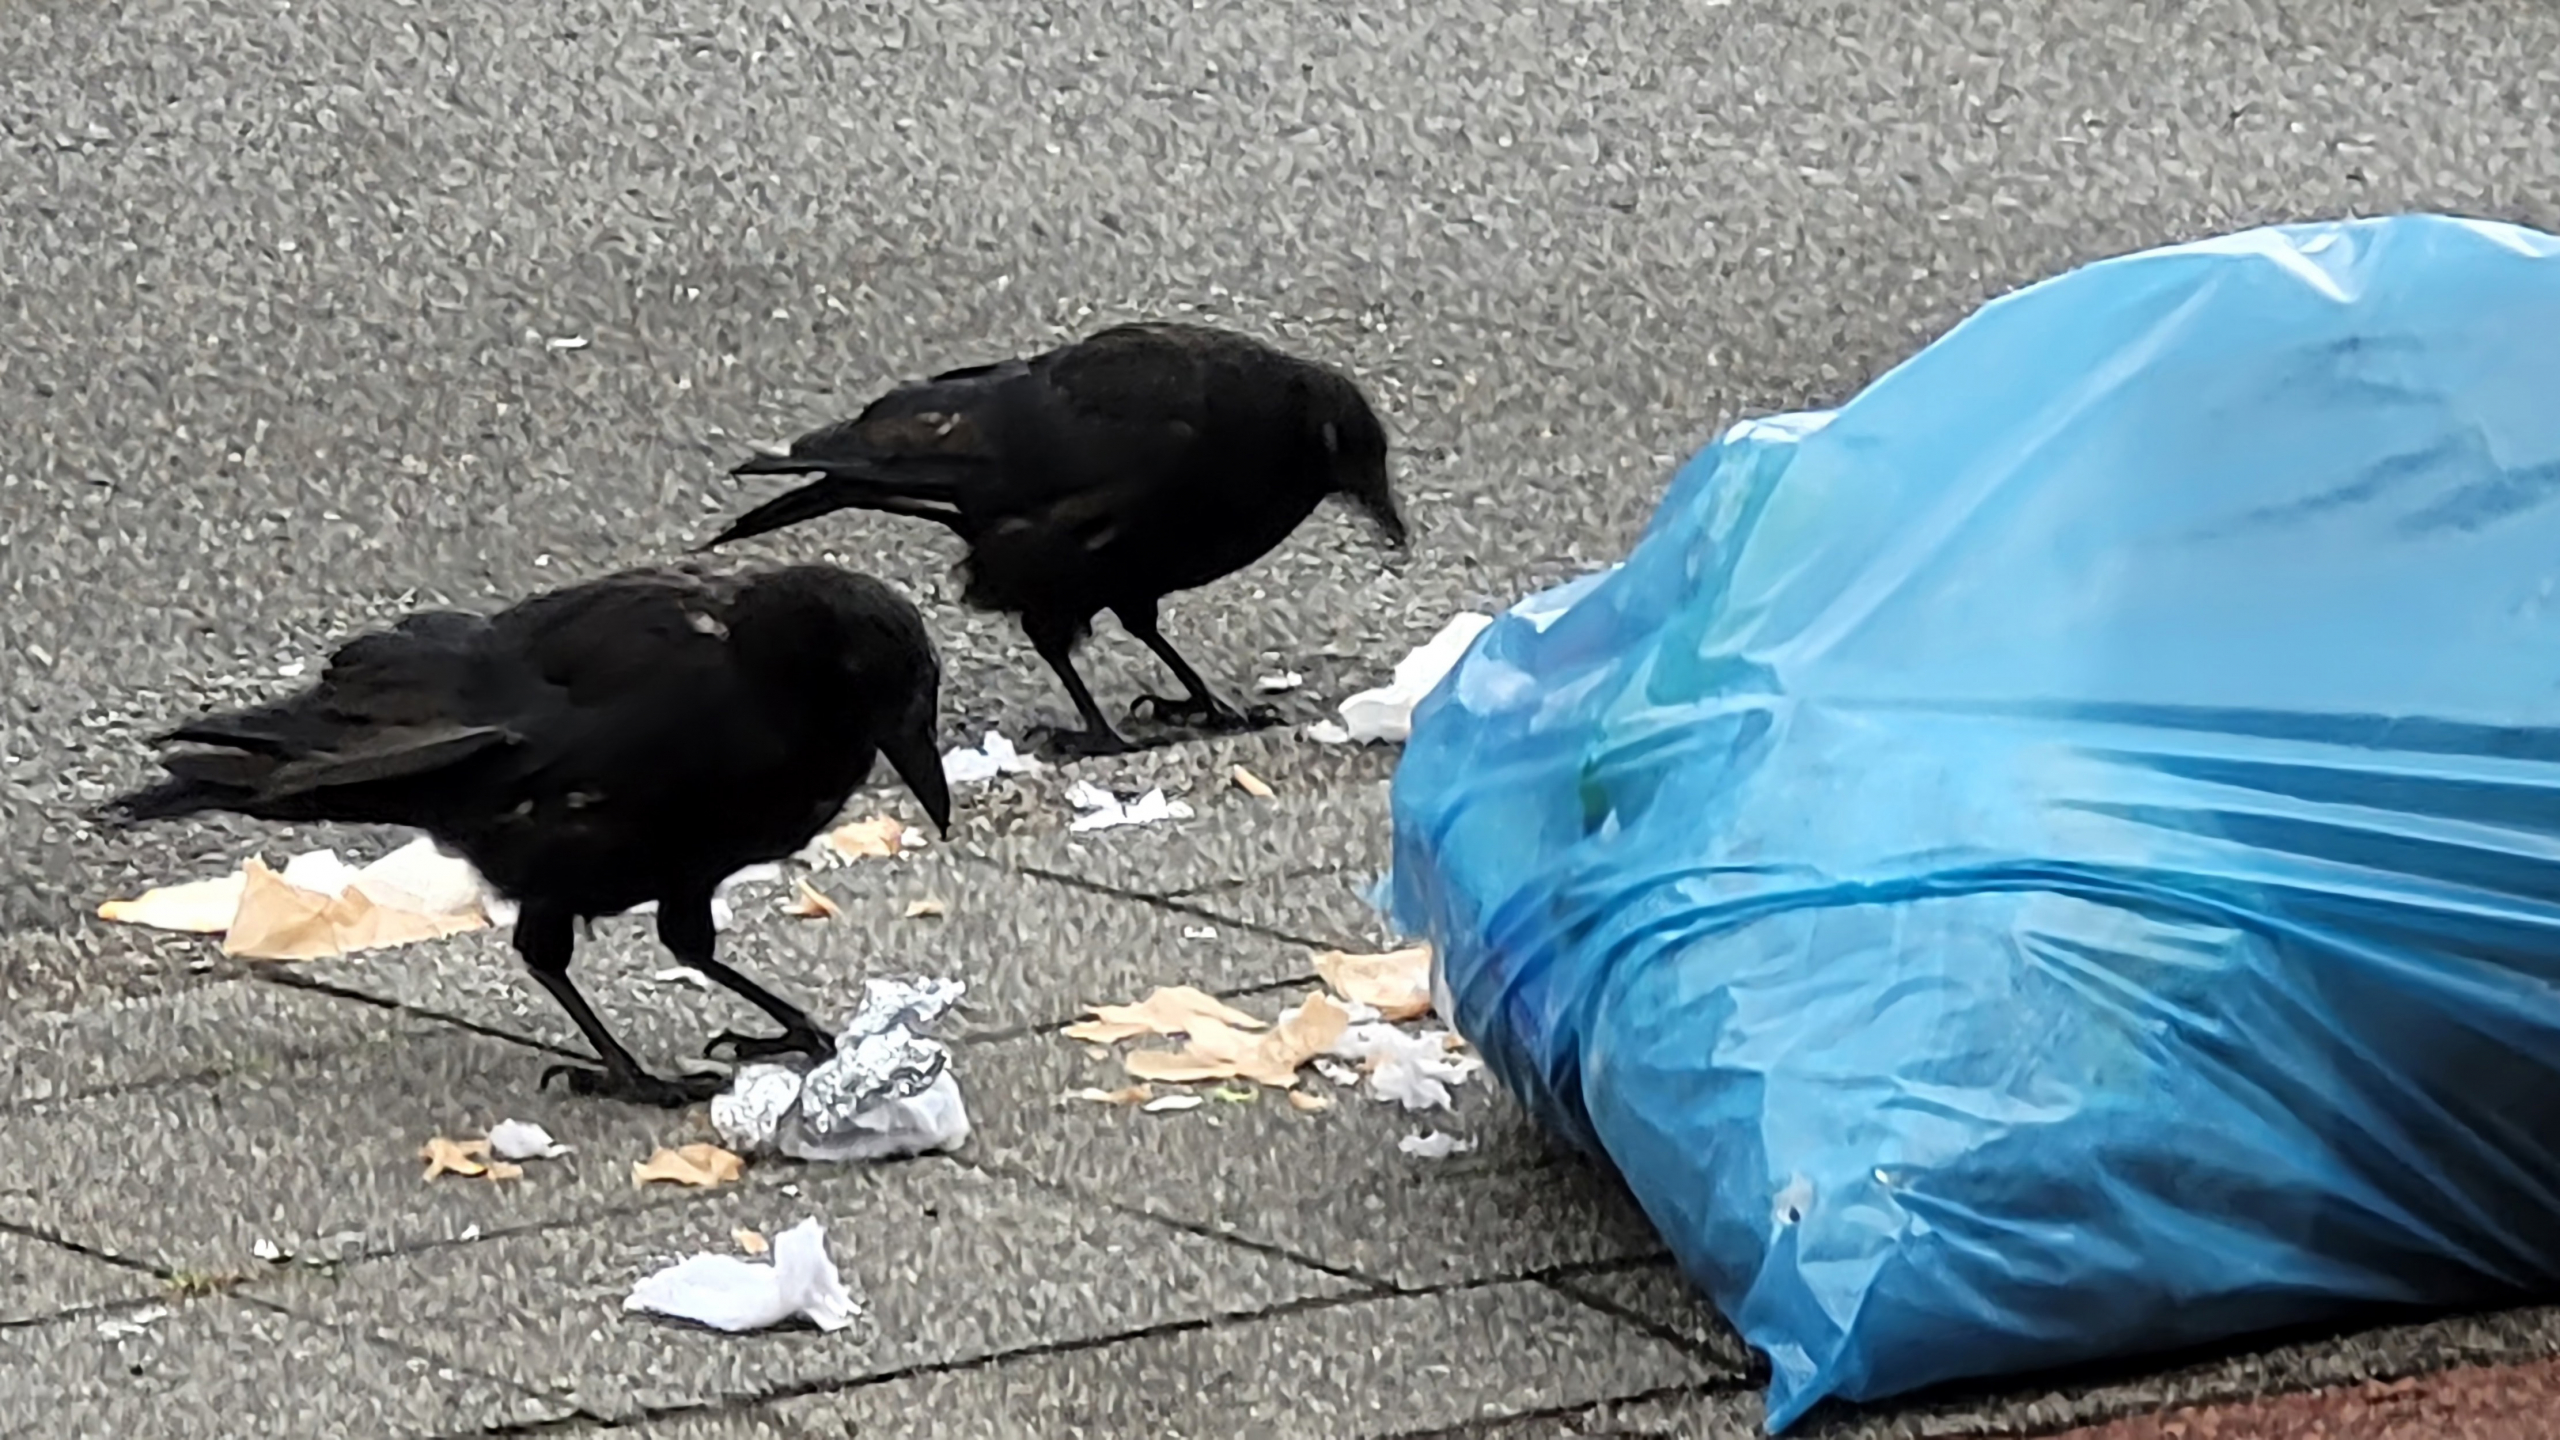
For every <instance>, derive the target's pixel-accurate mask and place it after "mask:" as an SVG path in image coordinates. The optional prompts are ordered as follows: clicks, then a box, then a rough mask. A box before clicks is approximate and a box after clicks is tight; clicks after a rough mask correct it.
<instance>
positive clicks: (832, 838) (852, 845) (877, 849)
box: [826, 815, 907, 860]
mask: <svg viewBox="0 0 2560 1440" xmlns="http://www.w3.org/2000/svg"><path fill="white" fill-rule="evenodd" d="M906 833H907V827H906V826H904V825H901V824H899V823H898V822H897V820H895V819H893V818H892V817H890V816H887V815H874V816H872V817H871V818H870V819H868V820H853V821H848V822H847V823H845V824H842V825H839V826H837V827H836V828H834V829H833V830H830V831H828V832H827V837H826V843H827V848H828V849H830V850H833V851H834V852H835V853H836V854H837V855H839V856H841V857H843V858H844V859H847V860H877V859H885V858H887V857H889V856H891V855H895V854H897V853H898V852H899V850H901V849H902V848H904V847H903V845H902V843H901V842H902V841H903V840H904V839H905V838H906Z"/></svg>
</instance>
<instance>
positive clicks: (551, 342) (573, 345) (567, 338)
mask: <svg viewBox="0 0 2560 1440" xmlns="http://www.w3.org/2000/svg"><path fill="white" fill-rule="evenodd" d="M589 343H591V342H589V341H588V339H587V337H586V336H584V335H554V336H552V337H551V338H550V339H548V340H545V341H543V342H542V344H543V346H544V348H546V349H550V350H584V349H586V348H587V346H588V344H589Z"/></svg>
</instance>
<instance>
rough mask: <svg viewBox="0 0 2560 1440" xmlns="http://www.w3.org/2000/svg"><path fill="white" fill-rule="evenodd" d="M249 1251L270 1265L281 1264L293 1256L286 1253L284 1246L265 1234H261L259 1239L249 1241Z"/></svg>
mask: <svg viewBox="0 0 2560 1440" xmlns="http://www.w3.org/2000/svg"><path fill="white" fill-rule="evenodd" d="M249 1253H250V1254H252V1255H255V1256H257V1257H258V1258H259V1259H261V1260H264V1261H266V1262H267V1263H268V1264H270V1265H281V1264H283V1263H284V1262H286V1261H287V1260H290V1259H292V1258H293V1257H292V1256H290V1255H287V1254H286V1253H284V1247H283V1246H281V1245H279V1244H277V1243H276V1242H274V1241H273V1240H270V1239H268V1238H267V1237H266V1236H264V1235H261V1236H259V1237H258V1238H257V1239H255V1240H252V1241H250V1242H249Z"/></svg>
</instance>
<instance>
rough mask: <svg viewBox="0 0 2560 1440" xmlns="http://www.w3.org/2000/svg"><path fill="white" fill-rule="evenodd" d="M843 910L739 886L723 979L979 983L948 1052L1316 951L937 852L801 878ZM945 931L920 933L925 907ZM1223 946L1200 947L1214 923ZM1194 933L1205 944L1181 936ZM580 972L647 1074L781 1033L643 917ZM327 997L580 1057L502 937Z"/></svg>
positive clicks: (381, 964)
mask: <svg viewBox="0 0 2560 1440" xmlns="http://www.w3.org/2000/svg"><path fill="white" fill-rule="evenodd" d="M802 878H805V879H806V880H807V881H808V883H809V884H810V885H811V886H812V887H813V888H815V889H816V890H818V891H819V892H820V893H821V894H823V895H825V896H826V897H828V898H829V899H830V900H832V901H834V902H835V903H836V904H837V906H838V907H839V908H840V909H841V911H842V913H841V914H839V915H837V916H836V917H834V918H832V919H825V920H794V919H788V918H783V917H781V916H780V915H779V914H778V913H777V912H778V909H779V906H780V905H781V903H782V899H783V897H785V896H788V895H790V894H791V893H792V892H791V890H790V889H789V887H788V886H787V885H785V886H767V887H761V888H758V889H752V890H751V889H747V888H746V887H741V891H740V896H739V899H738V901H737V905H738V913H739V915H740V917H741V918H740V923H739V924H738V926H737V928H735V929H734V930H732V931H731V932H729V933H728V934H727V935H726V936H724V937H723V940H722V948H721V953H722V956H723V958H725V959H727V960H728V961H729V962H730V963H731V964H734V965H737V966H739V967H740V968H742V969H744V970H745V971H746V972H747V973H748V974H750V975H752V976H754V977H756V978H757V979H759V980H761V981H763V982H764V983H766V984H767V985H769V986H771V987H772V988H773V989H774V990H775V991H776V992H777V993H779V994H781V995H783V996H784V997H786V998H788V999H790V1000H792V1001H794V1002H795V1003H797V1004H800V1005H804V1006H806V1007H808V1008H809V1010H810V1011H811V1013H813V1014H815V1015H817V1016H818V1017H819V1018H820V1019H821V1020H822V1021H827V1022H829V1023H835V1022H839V1021H841V1020H843V1019H845V1018H847V1017H848V1016H849V1015H850V1014H851V1012H852V1009H853V1007H854V1006H855V1005H856V1004H857V1003H858V1002H859V1001H860V999H861V996H862V982H863V980H864V979H865V977H867V976H873V975H912V974H918V973H924V974H933V975H948V976H955V977H957V978H959V979H962V980H966V981H967V982H968V983H969V987H970V989H969V994H968V997H967V999H966V1000H965V1001H964V1002H963V1006H962V1008H961V1010H960V1012H959V1013H958V1014H957V1015H955V1016H954V1017H953V1018H952V1019H951V1020H950V1021H948V1022H946V1024H945V1026H944V1030H943V1033H944V1034H945V1035H947V1036H949V1037H951V1038H964V1037H967V1036H971V1035H984V1034H989V1033H1002V1032H1006V1031H1013V1030H1019V1029H1021V1028H1022V1027H1024V1026H1026V1025H1035V1024H1055V1023H1058V1022H1061V1021H1064V1020H1067V1019H1071V1018H1073V1017H1074V1016H1075V1015H1077V1014H1079V1013H1081V1012H1082V1010H1083V1009H1084V1007H1086V1006H1088V1005H1091V1004H1095V1003H1098V1002H1103V1001H1114V1000H1124V999H1133V998H1136V997H1137V996H1138V995H1142V994H1144V993H1145V992H1146V991H1147V990H1148V989H1150V988H1152V987H1153V986H1155V985H1158V984H1169V983H1173V982H1176V981H1181V982H1187V983H1190V984H1195V985H1202V986H1206V987H1209V988H1212V989H1217V990H1231V989H1241V988H1249V987H1252V986H1257V985H1266V984H1270V983H1272V982H1275V981H1279V980H1284V979H1291V978H1296V977H1300V976H1308V975H1312V974H1313V967H1312V964H1311V954H1310V952H1309V950H1308V949H1307V947H1305V946H1303V945H1297V944H1292V943H1290V942H1287V941H1283V940H1277V939H1273V938H1272V937H1270V936H1268V935H1264V934H1257V933H1255V932H1253V931H1250V930H1244V929H1239V928H1238V927H1235V926H1233V925H1224V926H1221V925H1218V924H1216V923H1215V922H1214V921H1210V922H1204V921H1203V920H1202V919H1201V917H1199V916H1196V915H1184V914H1179V913H1176V912H1174V911H1170V910H1166V909H1164V908H1162V907H1159V906H1155V905H1150V904H1147V903H1144V902H1143V901H1139V900H1134V899H1128V898H1125V897H1121V896H1115V895H1109V894H1101V893H1096V892H1094V891H1091V890H1087V889H1080V888H1077V887H1074V886H1070V885H1062V884H1056V883H1052V882H1050V881H1046V880H1040V879H1034V878H1030V877H1026V876H1023V875H1019V874H1015V873H1012V872H1008V871H1006V870H1003V869H1001V868H999V867H997V866H995V865H993V864H991V863H984V862H979V861H973V860H967V859H962V858H959V857H955V856H949V855H939V854H928V855H914V856H908V857H904V858H901V859H897V860H885V859H884V860H864V861H857V862H853V863H851V864H846V865H842V866H838V867H835V868H833V869H828V870H823V871H818V872H816V873H814V874H806V875H804V876H803V877H802ZM924 899H935V900H940V901H941V902H943V906H944V914H943V915H942V916H940V917H939V918H918V919H910V918H907V916H906V910H907V907H908V906H909V904H910V903H912V902H914V901H917V900H924ZM1204 923H1206V924H1208V925H1209V926H1210V928H1212V929H1215V930H1217V931H1218V933H1217V934H1216V935H1214V936H1210V937H1206V938H1201V937H1198V936H1197V935H1196V932H1197V931H1198V930H1199V929H1200V927H1201V926H1202V925H1203V924H1204ZM1186 932H1195V933H1186ZM596 935H597V939H596V941H595V942H593V943H582V944H581V946H580V948H579V952H578V962H577V968H576V969H575V971H574V972H573V975H574V977H575V978H576V980H577V982H578V986H579V988H580V990H582V991H583V992H584V993H585V994H586V995H587V997H588V999H589V1001H590V1002H591V1003H593V1004H594V1005H595V1007H596V1009H597V1011H598V1012H599V1013H601V1014H602V1015H603V1016H604V1020H605V1023H606V1024H607V1025H608V1026H610V1027H611V1028H612V1029H613V1031H614V1033H615V1034H616V1035H618V1036H620V1037H622V1039H623V1042H624V1043H625V1044H627V1045H629V1046H630V1047H631V1048H632V1049H633V1051H634V1052H635V1053H637V1054H639V1055H640V1056H641V1057H642V1059H643V1060H644V1061H646V1062H648V1063H651V1064H655V1065H659V1066H661V1067H672V1066H673V1065H674V1064H676V1063H677V1062H678V1061H679V1060H680V1059H681V1058H683V1057H688V1056H693V1055H698V1054H699V1053H700V1052H701V1049H702V1047H703V1045H704V1044H705V1043H706V1042H707V1041H708V1040H709V1039H710V1038H711V1036H713V1035H715V1034H717V1033H719V1032H720V1031H721V1030H723V1029H726V1028H730V1027H733V1026H734V1027H740V1028H745V1029H749V1030H765V1029H769V1028H771V1022H769V1021H767V1020H766V1019H765V1018H764V1017H763V1016H762V1015H760V1014H758V1013H757V1012H756V1011H754V1010H752V1009H749V1008H748V1007H747V1006H745V1005H744V1004H743V1003H741V1002H739V1001H738V1000H736V999H735V998H734V997H732V996H730V995H729V994H728V993H727V992H726V991H719V990H709V991H706V990H703V989H700V988H698V987H696V986H694V985H691V984H687V983H676V982H669V981H664V980H659V979H656V978H654V977H656V976H658V975H660V974H662V973H664V972H665V971H667V970H669V969H670V968H672V967H673V966H674V964H675V961H674V959H673V957H671V956H669V955H668V954H667V953H666V951H665V950H663V949H662V948H660V947H659V946H658V945H657V942H656V939H655V936H654V932H653V930H652V928H651V922H650V921H648V920H647V919H646V918H645V917H620V918H616V919H612V920H607V921H603V922H600V923H599V924H598V925H597V926H596ZM307 973H308V974H310V975H311V976H313V977H314V978H317V979H322V980H325V981H327V982H328V983H330V984H332V985H337V986H341V987H344V988H346V989H349V990H352V991H356V992H358V993H361V994H365V995H370V996H375V997H378V998H380V999H383V1000H385V1001H390V1002H394V1003H398V1004H402V1005H407V1006H413V1007H417V1008H419V1009H422V1010H426V1011H430V1012H434V1013H438V1014H445V1015H452V1016H456V1017H459V1018H462V1019H465V1020H467V1021H469V1022H470V1023H472V1024H476V1025H482V1026H487V1027H489V1028H491V1029H494V1030H498V1031H501V1032H505V1033H509V1034H518V1035H524V1036H528V1037H531V1038H534V1039H537V1040H540V1041H542V1042H543V1043H546V1044H550V1045H555V1046H560V1047H563V1048H565V1049H570V1050H574V1051H577V1052H578V1053H582V1054H583V1053H585V1051H584V1046H583V1044H582V1042H580V1041H579V1040H578V1038H577V1032H576V1030H575V1029H574V1028H573V1027H572V1026H571V1025H570V1024H569V1021H568V1017H567V1016H566V1015H564V1014H562V1013H561V1010H560V1007H559V1006H558V1005H557V1004H555V1003H553V1001H552V999H551V997H550V996H549V995H548V994H546V993H544V992H543V991H542V989H541V988H540V987H539V986H537V985H535V984H534V983H533V982H532V981H531V980H530V979H529V978H527V977H526V976H525V974H524V971H523V967H522V966H521V965H519V964H517V963H516V960H515V958H514V956H513V954H512V953H511V952H509V951H508V950H507V949H506V948H505V946H504V944H503V943H502V942H500V941H498V940H497V939H495V938H494V937H486V936H466V937H455V938H452V939H448V940H445V941H440V942H437V943H435V944H432V945H418V946H411V947H408V948H405V949H403V950H400V951H397V952H386V953H384V954H382V955H380V956H352V957H347V958H344V959H338V960H332V961H328V962H325V963H324V964H321V965H316V966H312V967H307Z"/></svg>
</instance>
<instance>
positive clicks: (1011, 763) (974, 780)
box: [942, 730, 1041, 785]
mask: <svg viewBox="0 0 2560 1440" xmlns="http://www.w3.org/2000/svg"><path fill="white" fill-rule="evenodd" d="M1040 768H1041V765H1040V762H1039V761H1038V760H1035V759H1033V758H1032V757H1030V756H1028V755H1025V754H1023V753H1022V752H1021V751H1019V750H1017V749H1015V748H1014V745H1013V742H1012V741H1010V740H1007V739H1006V738H1004V735H1003V734H1002V733H1001V732H999V731H995V730H990V731H988V732H987V733H986V735H985V737H984V738H982V739H981V740H980V741H979V742H978V745H977V747H976V748H975V749H971V748H970V747H968V746H966V745H963V746H961V747H959V748H958V749H955V750H952V751H949V752H947V753H946V754H944V755H943V757H942V778H943V780H944V782H945V783H947V784H952V785H976V784H980V783H982V782H984V781H988V780H993V779H994V778H996V777H997V776H999V775H1022V774H1027V773H1029V772H1030V771H1033V770H1037V769H1040Z"/></svg>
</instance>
